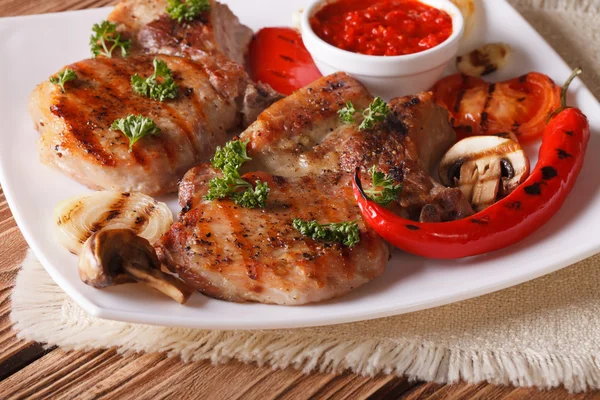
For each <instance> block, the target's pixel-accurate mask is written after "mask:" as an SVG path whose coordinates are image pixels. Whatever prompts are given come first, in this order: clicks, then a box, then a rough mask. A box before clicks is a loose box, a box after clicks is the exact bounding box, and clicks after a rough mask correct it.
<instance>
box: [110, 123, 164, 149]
mask: <svg viewBox="0 0 600 400" xmlns="http://www.w3.org/2000/svg"><path fill="white" fill-rule="evenodd" d="M110 129H111V130H113V131H121V132H123V134H124V135H125V136H126V137H127V139H129V151H130V152H131V150H132V149H133V145H134V144H135V143H136V142H137V141H138V140H140V139H141V138H143V137H144V136H147V135H158V134H159V133H160V128H159V127H158V126H156V124H155V123H154V121H153V120H152V119H150V118H148V117H144V116H142V115H131V114H130V115H128V116H127V117H126V118H120V119H118V120H116V121H114V122H113V123H112V125H111V126H110Z"/></svg>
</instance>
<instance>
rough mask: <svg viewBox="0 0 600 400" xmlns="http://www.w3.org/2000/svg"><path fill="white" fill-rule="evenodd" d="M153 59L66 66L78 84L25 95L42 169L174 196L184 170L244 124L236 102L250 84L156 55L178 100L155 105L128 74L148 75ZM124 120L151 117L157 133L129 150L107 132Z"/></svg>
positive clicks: (240, 76) (104, 185)
mask: <svg viewBox="0 0 600 400" xmlns="http://www.w3.org/2000/svg"><path fill="white" fill-rule="evenodd" d="M153 58H154V56H137V57H128V58H125V59H121V58H115V59H108V58H103V57H99V58H97V59H91V60H84V61H80V62H78V63H75V64H72V65H69V68H71V69H72V70H74V71H75V72H76V74H77V77H78V79H77V80H74V81H70V82H68V83H67V85H66V88H67V90H66V92H64V93H63V92H62V90H61V89H60V87H58V86H57V85H53V84H51V83H49V82H44V83H42V84H40V85H39V86H38V87H37V88H36V89H35V91H34V92H33V93H32V95H31V97H30V104H29V109H30V113H31V116H32V118H33V121H34V123H35V124H36V128H37V129H38V130H39V131H40V133H41V138H40V140H39V142H38V149H39V152H40V156H41V160H42V162H44V163H45V164H50V165H53V166H56V167H58V168H59V169H61V170H62V171H63V172H65V173H66V174H67V175H69V176H71V177H72V178H74V179H75V180H77V181H79V182H81V183H83V184H85V185H87V186H89V187H90V188H93V189H109V190H119V191H140V192H143V193H146V194H149V195H159V194H163V193H169V192H173V191H175V190H176V189H177V180H178V179H180V178H181V177H182V176H183V175H184V174H185V172H186V171H187V170H189V169H190V168H191V167H193V166H195V165H197V164H198V163H200V162H203V161H206V160H208V159H209V158H210V157H211V156H212V155H213V154H214V151H215V148H216V146H217V145H219V144H222V143H223V142H225V140H226V133H227V131H228V130H230V129H233V128H235V127H237V126H238V125H239V122H240V120H241V119H242V118H243V117H242V115H240V112H241V110H242V105H241V104H242V99H243V98H244V96H245V95H246V92H247V90H248V87H250V86H252V85H251V83H249V81H248V80H247V75H246V73H245V72H244V71H243V69H242V67H241V66H239V65H238V64H235V63H233V62H231V61H225V62H224V63H222V64H221V65H219V66H218V67H215V68H209V67H208V66H207V65H203V64H199V63H195V62H193V61H191V60H188V59H185V58H180V57H170V56H159V57H158V58H159V59H161V60H163V61H165V62H166V63H167V65H168V67H169V68H170V69H171V70H172V71H173V78H174V80H175V81H176V83H177V84H178V85H179V91H178V97H177V98H176V99H174V100H169V101H166V102H162V103H161V102H158V101H156V100H152V99H149V98H146V97H143V96H140V95H137V94H135V93H134V92H133V90H132V88H131V83H130V79H131V76H132V75H134V74H136V73H137V74H140V75H141V76H143V77H147V76H150V75H152V73H153V71H154V69H153V65H152V60H153ZM128 114H135V115H138V114H141V115H144V116H146V117H149V118H152V119H153V120H154V122H155V123H156V125H157V126H158V127H159V128H160V129H161V133H160V134H159V135H156V136H146V137H144V138H143V139H141V140H140V141H138V142H137V143H136V144H135V146H133V151H131V152H129V140H128V139H127V138H126V137H125V136H124V135H123V133H121V132H120V131H112V130H110V126H111V124H112V123H113V121H114V120H116V119H119V118H124V117H126V116H127V115H128Z"/></svg>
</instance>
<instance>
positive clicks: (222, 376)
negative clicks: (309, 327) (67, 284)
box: [0, 0, 600, 400]
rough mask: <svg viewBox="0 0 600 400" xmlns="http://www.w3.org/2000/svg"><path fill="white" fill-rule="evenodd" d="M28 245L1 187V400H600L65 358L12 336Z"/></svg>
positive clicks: (58, 4) (96, 356)
mask: <svg viewBox="0 0 600 400" xmlns="http://www.w3.org/2000/svg"><path fill="white" fill-rule="evenodd" d="M111 3H113V1H111V0H81V1H77V0H47V1H43V0H33V1H23V0H0V17H5V16H11V15H25V14H37V13H45V12H56V11H64V10H76V9H83V8H89V7H100V6H105V5H109V4H111ZM26 250H27V244H26V242H25V240H24V239H23V236H22V235H21V233H20V232H19V229H18V228H17V225H16V223H15V220H14V218H13V217H12V215H11V212H10V209H9V208H8V204H7V203H6V199H5V197H4V193H3V192H2V189H1V187H0V399H8V398H29V397H31V398H52V399H67V398H77V399H85V398H119V399H142V398H152V399H154V398H174V399H184V398H190V399H191V398H202V399H211V400H213V399H214V400H217V399H255V398H256V399H261V400H267V399H275V398H277V399H309V398H314V399H316V398H319V399H320V398H334V399H362V398H386V399H388V398H389V399H396V398H401V399H442V398H449V399H542V398H543V399H591V398H597V399H600V394H599V393H587V394H579V395H569V394H568V393H567V392H566V391H565V390H564V389H556V390H552V391H538V390H536V389H526V388H514V387H501V386H494V385H489V384H485V383H484V384H479V385H467V384H456V385H440V384H433V383H422V382H409V381H408V380H407V379H404V378H398V377H394V376H383V375H382V376H378V377H375V378H365V377H361V376H358V375H354V374H351V373H346V374H343V375H332V374H321V373H315V374H310V375H304V374H302V373H301V372H298V371H296V370H293V369H287V370H283V371H273V370H271V369H270V368H268V367H258V366H255V365H248V364H241V363H237V362H231V363H229V364H226V365H219V366H213V365H211V364H210V363H209V362H196V363H187V364H186V363H183V362H181V361H179V360H178V359H170V358H167V357H166V356H164V355H160V354H139V355H130V356H121V355H118V354H117V353H116V351H115V350H99V351H92V352H82V351H70V352H65V351H62V350H61V349H58V348H49V349H45V348H44V347H43V346H42V345H41V344H38V343H34V342H27V341H23V340H19V339H18V338H17V337H16V333H15V332H14V331H13V330H12V327H11V323H10V318H9V313H10V307H11V303H10V295H11V291H12V288H13V286H14V282H15V277H16V275H17V272H18V269H19V262H20V261H21V259H22V258H23V257H24V255H25V252H26Z"/></svg>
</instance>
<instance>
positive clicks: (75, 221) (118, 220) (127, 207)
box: [54, 191, 173, 254]
mask: <svg viewBox="0 0 600 400" xmlns="http://www.w3.org/2000/svg"><path fill="white" fill-rule="evenodd" d="M172 223H173V214H172V213H171V211H170V210H169V208H168V207H167V205H166V204H164V203H159V202H157V201H156V200H154V199H153V198H151V197H149V196H146V195H144V194H141V193H120V192H110V191H102V192H94V193H91V194H86V195H82V196H76V197H73V198H70V199H67V200H64V201H62V202H61V203H59V204H58V205H57V206H56V208H55V209H54V230H55V234H56V237H57V239H58V241H59V243H60V244H61V245H62V246H64V247H65V248H66V249H67V250H69V251H70V252H71V253H74V254H79V251H80V249H81V246H82V245H83V244H84V243H85V242H86V240H88V238H89V237H90V236H92V234H93V233H94V232H97V231H99V230H101V229H104V228H110V229H132V230H133V231H134V232H135V233H136V234H138V235H139V236H141V237H143V238H145V239H147V240H149V241H150V242H151V243H154V242H155V241H156V240H157V239H158V238H160V237H161V236H162V234H164V233H165V232H166V231H167V230H168V229H169V227H170V226H171V224H172Z"/></svg>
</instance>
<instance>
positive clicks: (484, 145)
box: [367, 136, 529, 211]
mask: <svg viewBox="0 0 600 400" xmlns="http://www.w3.org/2000/svg"><path fill="white" fill-rule="evenodd" d="M439 176H440V180H441V182H442V183H443V184H444V185H446V186H452V187H459V188H460V190H461V191H462V192H463V194H464V195H465V197H466V198H467V199H469V201H470V202H471V205H472V206H473V209H474V210H475V211H481V210H483V209H485V208H487V207H489V206H491V205H492V204H494V203H495V202H496V201H497V200H499V199H501V198H503V197H506V196H507V195H508V194H510V193H511V192H512V191H514V190H515V189H516V188H517V186H519V185H520V184H521V183H523V181H524V180H525V179H527V177H528V176H529V159H528V158H527V156H526V155H525V152H524V151H523V149H522V148H521V146H520V145H519V143H518V142H515V141H513V140H511V139H507V138H501V137H497V136H473V137H469V138H466V139H463V140H461V141H460V142H458V143H456V144H455V145H454V146H453V147H452V148H451V149H450V150H448V152H447V153H446V155H445V156H444V157H443V158H442V161H441V162H440V168H439ZM367 193H368V192H367ZM380 204H381V203H380Z"/></svg>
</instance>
